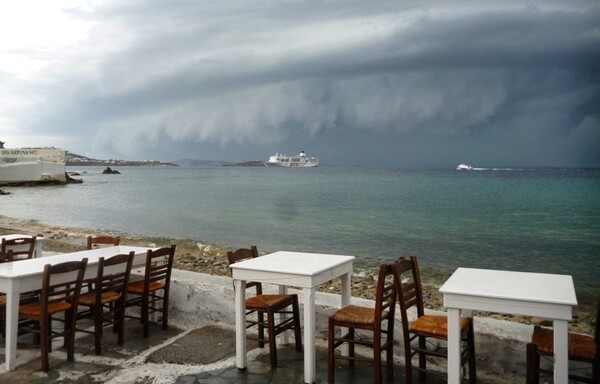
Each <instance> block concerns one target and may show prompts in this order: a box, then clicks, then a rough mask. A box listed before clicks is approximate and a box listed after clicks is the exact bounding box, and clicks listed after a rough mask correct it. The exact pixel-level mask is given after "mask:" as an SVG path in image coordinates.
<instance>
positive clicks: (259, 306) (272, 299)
mask: <svg viewBox="0 0 600 384" xmlns="http://www.w3.org/2000/svg"><path fill="white" fill-rule="evenodd" d="M285 303H289V304H291V303H292V296H291V295H256V296H251V297H249V298H247V299H246V308H248V309H254V310H266V309H267V307H270V306H271V307H273V306H278V305H283V304H285Z"/></svg>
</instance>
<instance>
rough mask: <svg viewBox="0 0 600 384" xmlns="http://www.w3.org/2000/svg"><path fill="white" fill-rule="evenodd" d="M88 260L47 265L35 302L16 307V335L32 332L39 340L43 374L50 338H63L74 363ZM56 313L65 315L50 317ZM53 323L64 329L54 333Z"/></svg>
mask: <svg viewBox="0 0 600 384" xmlns="http://www.w3.org/2000/svg"><path fill="white" fill-rule="evenodd" d="M87 261H88V259H87V258H84V259H83V260H81V261H69V262H65V263H60V264H55V265H50V264H46V265H45V266H44V273H43V275H42V289H41V291H40V293H39V297H38V300H37V301H36V302H34V303H29V304H22V305H21V306H20V307H19V332H20V333H32V334H34V336H36V337H35V339H36V340H39V346H40V351H41V361H42V370H43V371H44V372H46V371H48V369H50V363H49V358H48V354H49V352H50V351H51V350H52V339H53V338H56V337H62V338H64V345H65V347H66V348H67V361H73V360H74V356H75V352H74V351H75V319H76V311H77V306H78V304H79V293H80V292H81V285H82V282H83V276H84V274H85V269H86V267H87ZM59 313H61V314H62V313H64V316H63V317H59V316H56V317H53V316H52V315H58V314H59ZM53 320H54V321H60V322H63V323H64V327H62V328H63V329H62V330H60V331H57V330H53V329H52V321H53Z"/></svg>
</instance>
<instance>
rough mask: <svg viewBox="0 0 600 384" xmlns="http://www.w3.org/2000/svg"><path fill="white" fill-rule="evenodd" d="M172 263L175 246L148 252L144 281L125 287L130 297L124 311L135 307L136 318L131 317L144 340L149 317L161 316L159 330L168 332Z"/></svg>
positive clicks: (148, 332) (147, 330)
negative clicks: (140, 326)
mask: <svg viewBox="0 0 600 384" xmlns="http://www.w3.org/2000/svg"><path fill="white" fill-rule="evenodd" d="M174 259H175V244H173V245H171V246H170V247H162V248H158V249H156V250H148V253H147V254H146V268H145V269H144V279H143V280H140V281H135V282H132V283H129V284H128V285H127V293H128V294H130V296H129V297H128V298H127V300H126V302H125V303H126V304H125V306H126V307H138V308H139V309H140V315H139V316H130V315H128V316H127V317H134V318H137V319H139V320H140V321H141V323H142V326H143V331H144V337H145V338H147V337H148V336H150V328H149V322H150V314H152V313H160V314H161V315H162V319H161V321H162V329H163V330H164V331H166V330H167V329H168V328H169V290H170V285H171V271H172V270H173V260H174Z"/></svg>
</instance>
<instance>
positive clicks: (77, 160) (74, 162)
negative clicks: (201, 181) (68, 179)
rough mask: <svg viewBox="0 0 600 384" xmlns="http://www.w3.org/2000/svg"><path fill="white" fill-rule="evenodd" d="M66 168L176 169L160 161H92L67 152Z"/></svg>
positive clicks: (172, 165)
mask: <svg viewBox="0 0 600 384" xmlns="http://www.w3.org/2000/svg"><path fill="white" fill-rule="evenodd" d="M65 165H67V166H86V165H88V166H113V167H114V166H122V167H131V166H140V167H177V166H178V165H177V164H175V163H168V162H166V161H160V160H117V159H109V160H98V159H92V158H90V157H87V156H82V155H77V154H75V153H71V152H67V159H66V164H65Z"/></svg>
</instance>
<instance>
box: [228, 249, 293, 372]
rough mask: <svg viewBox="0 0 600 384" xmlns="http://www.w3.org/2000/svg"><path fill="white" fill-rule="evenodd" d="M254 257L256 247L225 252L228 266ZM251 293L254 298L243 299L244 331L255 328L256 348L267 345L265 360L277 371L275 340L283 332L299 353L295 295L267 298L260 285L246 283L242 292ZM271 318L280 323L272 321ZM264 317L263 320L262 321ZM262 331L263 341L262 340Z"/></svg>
mask: <svg viewBox="0 0 600 384" xmlns="http://www.w3.org/2000/svg"><path fill="white" fill-rule="evenodd" d="M255 257H258V250H257V248H256V246H254V245H252V246H251V247H250V248H240V249H237V250H236V251H234V252H231V251H229V252H227V261H228V262H229V265H231V264H234V263H237V262H239V261H243V260H246V259H252V258H255ZM252 288H254V289H255V293H256V294H255V295H254V296H249V297H247V298H246V328H250V327H253V326H256V327H257V328H258V346H259V347H260V348H263V347H264V346H265V343H268V344H269V357H270V360H271V367H273V368H275V367H277V345H276V343H275V340H276V336H277V335H279V334H280V333H282V332H285V331H287V330H291V329H293V330H294V337H295V341H296V351H298V352H301V351H302V336H301V332H300V310H299V306H298V295H296V294H291V295H287V294H286V295H277V294H273V295H267V294H263V293H262V284H260V283H257V282H247V283H246V289H247V290H248V289H252ZM275 314H278V315H282V316H277V317H278V318H279V319H281V320H280V321H279V322H277V321H276V320H275ZM265 317H266V319H265ZM265 329H266V330H267V338H265Z"/></svg>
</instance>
